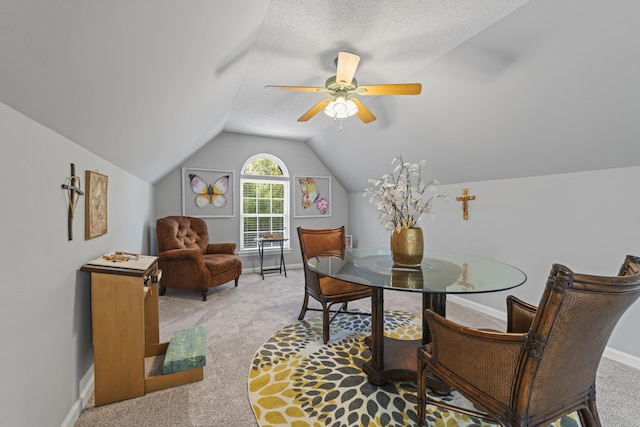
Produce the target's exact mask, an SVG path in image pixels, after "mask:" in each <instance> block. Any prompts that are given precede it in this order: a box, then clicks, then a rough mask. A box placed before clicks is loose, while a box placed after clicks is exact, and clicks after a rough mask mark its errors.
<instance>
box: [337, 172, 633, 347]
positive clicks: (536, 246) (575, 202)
mask: <svg viewBox="0 0 640 427" xmlns="http://www.w3.org/2000/svg"><path fill="white" fill-rule="evenodd" d="M427 173H428V172H427ZM371 178H375V177H371ZM426 178H428V179H431V178H434V177H431V176H426ZM639 181H640V167H632V168H623V169H610V170H601V171H591V172H582V173H572V174H563V175H551V176H541V177H532V178H520V179H511V180H501V181H484V182H472V183H467V184H464V185H447V186H442V189H441V190H442V191H441V193H443V194H445V195H447V196H448V197H449V198H450V201H449V203H447V204H438V205H436V209H435V213H436V215H435V218H434V219H433V220H432V219H430V218H423V219H422V221H421V225H422V227H423V229H424V230H423V231H424V234H425V246H426V247H427V248H434V249H441V250H448V251H454V252H461V253H471V254H476V255H480V256H485V257H489V258H494V259H498V260H501V261H503V262H506V263H508V264H511V265H514V266H516V267H518V268H520V269H522V270H523V271H524V272H525V273H526V274H527V282H526V283H525V284H524V285H522V286H521V287H519V288H516V289H513V290H512V291H510V292H501V293H495V294H484V295H469V296H468V297H467V298H468V299H469V300H471V301H475V302H477V303H479V304H482V305H484V306H487V307H489V308H493V309H496V310H500V311H502V312H504V311H505V302H504V301H505V297H506V295H507V294H509V293H512V294H514V295H516V296H518V297H520V298H522V299H524V300H526V301H528V302H531V303H533V304H537V303H538V300H539V299H540V296H541V295H542V290H543V288H544V285H545V283H546V280H547V276H548V274H549V271H550V269H551V265H552V264H553V263H561V264H564V265H566V266H567V267H569V268H571V269H573V270H574V271H576V272H579V273H588V274H596V275H616V274H617V272H618V269H619V268H620V265H621V264H622V262H623V260H624V257H625V256H626V255H627V254H631V255H639V256H640V239H639V238H638V237H639V234H638V227H637V223H638V212H640V197H638V196H637V195H636V194H634V191H633V184H635V183H637V182H639ZM463 188H468V189H469V194H471V195H475V196H476V200H473V201H470V202H469V220H468V221H464V220H463V219H462V206H461V202H457V201H456V200H455V197H456V196H459V195H462V189H463ZM349 201H350V206H349V207H350V210H349V217H350V220H349V223H350V224H351V232H352V233H353V234H354V240H355V242H356V244H357V245H358V246H385V247H388V240H389V234H388V232H386V231H385V230H384V228H383V227H382V226H381V225H380V224H379V223H378V222H377V220H376V213H375V208H374V206H372V205H370V204H369V203H368V199H366V198H363V197H362V194H361V193H358V194H350V195H349ZM638 324H640V303H636V304H635V305H634V306H632V307H631V309H629V311H627V313H626V314H625V316H624V317H623V318H622V319H621V321H620V323H618V326H617V328H616V329H615V331H614V333H613V336H612V337H611V340H610V341H609V347H610V349H615V350H618V351H620V352H623V353H627V354H629V355H631V356H633V357H635V358H639V359H638V360H640V341H639V340H638V339H637V325H638Z"/></svg>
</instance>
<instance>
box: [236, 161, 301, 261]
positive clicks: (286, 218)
mask: <svg viewBox="0 0 640 427" xmlns="http://www.w3.org/2000/svg"><path fill="white" fill-rule="evenodd" d="M262 158H267V159H269V160H271V161H273V162H274V163H276V164H277V165H278V166H279V167H280V170H281V171H282V175H248V174H244V171H245V170H246V168H247V166H248V165H249V164H251V163H252V162H254V161H255V160H258V159H262ZM247 182H249V183H255V184H260V183H269V184H282V185H283V187H284V188H283V190H284V194H283V200H282V202H283V210H284V213H283V214H259V213H255V214H253V213H252V214H246V213H245V209H244V203H245V199H246V197H245V195H244V185H245V183H247ZM290 182H291V181H290V176H289V171H288V170H287V167H286V165H285V164H284V162H283V161H282V160H280V159H279V158H278V157H276V156H274V155H272V154H268V153H260V154H255V155H253V156H251V157H250V158H249V159H247V160H246V161H245V163H244V164H243V166H242V169H241V170H240V239H239V241H240V249H239V251H240V252H257V251H258V246H257V243H255V242H254V243H253V244H250V243H249V242H247V241H245V234H246V233H245V219H246V218H260V217H282V218H283V230H282V233H283V238H285V239H287V240H285V241H284V249H286V250H289V249H290V244H289V239H290V233H289V230H290V220H291V212H290V210H291V203H290V197H291V184H290ZM256 198H257V195H256ZM269 200H273V199H269ZM278 200H279V199H278ZM272 231H273V229H272ZM256 233H260V231H256ZM271 248H273V249H278V250H279V248H280V245H279V243H276V244H275V245H274V244H265V250H266V251H268V250H270V249H271Z"/></svg>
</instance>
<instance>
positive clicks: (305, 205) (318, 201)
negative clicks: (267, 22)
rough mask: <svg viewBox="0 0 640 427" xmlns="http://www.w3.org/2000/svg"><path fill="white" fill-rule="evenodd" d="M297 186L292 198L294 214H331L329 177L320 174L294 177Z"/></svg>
mask: <svg viewBox="0 0 640 427" xmlns="http://www.w3.org/2000/svg"><path fill="white" fill-rule="evenodd" d="M294 182H295V183H296V184H297V186H298V187H299V190H298V191H297V193H296V195H295V196H294V197H295V200H294V202H295V203H294V216H295V217H298V218H302V217H314V216H331V205H330V199H331V178H330V177H322V176H313V177H312V176H305V177H294Z"/></svg>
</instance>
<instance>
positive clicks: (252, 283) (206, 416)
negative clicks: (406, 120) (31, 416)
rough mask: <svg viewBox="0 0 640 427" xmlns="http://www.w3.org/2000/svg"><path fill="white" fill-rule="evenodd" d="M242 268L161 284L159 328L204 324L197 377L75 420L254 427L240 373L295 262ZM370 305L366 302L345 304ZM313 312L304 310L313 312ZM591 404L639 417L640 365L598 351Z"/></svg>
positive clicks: (273, 321) (286, 318) (298, 287)
mask: <svg viewBox="0 0 640 427" xmlns="http://www.w3.org/2000/svg"><path fill="white" fill-rule="evenodd" d="M288 276H289V277H287V278H285V277H284V275H277V274H270V275H267V276H265V280H262V279H261V278H260V275H258V274H254V273H249V274H243V275H242V276H241V277H240V282H239V285H238V287H234V286H233V282H230V283H229V284H226V285H223V286H220V287H217V288H214V289H211V290H210V291H209V297H208V301H202V300H201V298H200V295H199V291H189V290H177V289H168V290H167V294H166V295H165V296H164V297H160V335H161V340H163V341H166V340H169V339H170V337H171V333H172V332H173V331H175V330H179V329H185V328H189V327H193V326H199V325H203V326H205V327H206V328H207V332H208V346H207V366H206V367H205V371H204V380H203V381H199V382H196V383H193V384H188V385H184V386H179V387H173V388H170V389H167V390H161V391H157V392H153V393H149V394H147V395H146V396H143V397H139V398H135V399H130V400H126V401H124V402H118V403H113V404H110V405H104V406H100V407H94V406H92V404H91V403H89V404H88V405H87V407H86V408H85V410H84V411H83V412H82V414H81V415H80V417H79V419H78V421H77V422H76V424H75V426H76V427H101V426H105V427H106V426H109V427H115V426H122V427H130V426H142V427H145V426H153V427H159V426H161V427H164V426H167V427H174V426H175V427H183V426H184V427H190V426H193V427H218V426H220V427H244V426H247V427H256V426H257V425H258V424H257V423H256V419H255V416H254V414H253V411H252V408H251V404H250V402H249V398H248V393H247V377H248V374H249V369H250V367H251V362H252V360H253V358H254V355H255V354H256V352H257V350H258V349H259V348H260V347H261V346H262V345H263V344H264V343H265V342H266V341H267V340H268V339H269V338H270V337H271V336H272V335H273V333H274V332H276V331H278V330H280V329H282V328H284V327H285V326H288V325H291V324H292V323H294V322H295V321H296V319H297V317H298V314H299V311H300V307H301V305H302V298H303V283H304V277H303V273H302V270H296V269H293V270H288ZM352 306H353V307H354V308H360V309H363V310H369V309H370V306H369V302H368V301H361V302H357V303H355V304H352ZM420 306H421V303H420V295H418V294H412V293H405V292H386V293H385V308H387V309H395V310H403V311H409V312H413V313H419V312H420ZM314 315H315V314H314V313H313V312H311V313H308V314H307V317H311V316H314ZM447 317H449V318H451V319H453V320H455V321H458V322H461V323H464V324H467V325H475V326H481V327H487V328H497V329H500V328H504V325H503V324H502V323H501V322H499V321H496V320H495V319H493V318H491V317H488V316H484V315H479V314H478V313H476V312H473V311H471V310H468V309H466V308H463V307H461V306H459V305H456V304H451V303H449V304H448V305H447ZM597 387H598V408H599V412H600V417H601V420H602V422H603V425H604V426H616V427H617V426H635V425H640V405H639V403H638V402H640V371H638V370H635V369H631V368H629V367H627V366H625V365H622V364H619V363H615V362H612V361H609V360H606V359H604V360H603V361H602V363H601V367H600V370H599V372H598V380H597Z"/></svg>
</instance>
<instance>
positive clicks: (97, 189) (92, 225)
mask: <svg viewBox="0 0 640 427" xmlns="http://www.w3.org/2000/svg"><path fill="white" fill-rule="evenodd" d="M85 183H86V184H85V186H86V188H85V194H86V196H85V197H86V198H85V202H84V238H85V240H88V239H93V238H94V237H98V236H102V235H103V234H107V190H108V186H109V177H108V176H106V175H102V174H100V173H98V172H93V171H85Z"/></svg>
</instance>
